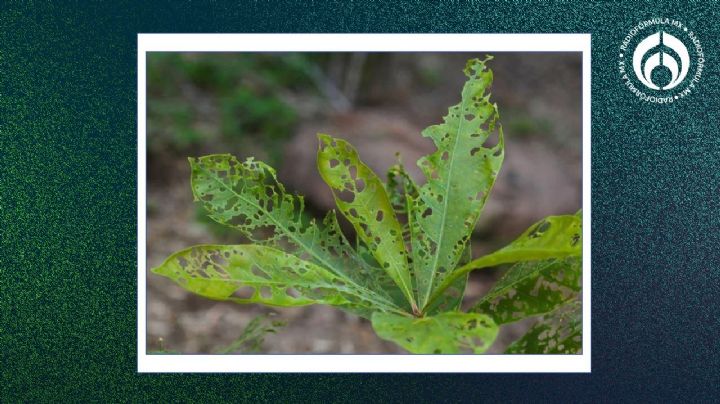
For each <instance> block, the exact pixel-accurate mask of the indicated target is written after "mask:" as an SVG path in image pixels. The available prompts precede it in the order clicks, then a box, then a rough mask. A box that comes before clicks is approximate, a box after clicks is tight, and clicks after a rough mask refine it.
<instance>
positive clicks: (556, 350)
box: [505, 302, 582, 354]
mask: <svg viewBox="0 0 720 404" xmlns="http://www.w3.org/2000/svg"><path fill="white" fill-rule="evenodd" d="M581 351H582V305H581V304H580V302H574V303H571V304H567V305H564V306H561V307H560V308H558V309H557V310H556V311H554V312H552V313H550V314H548V315H546V316H544V317H543V318H542V319H541V320H540V321H539V322H538V323H537V324H535V325H534V326H533V327H532V328H531V329H530V331H528V332H527V334H525V335H524V336H523V337H522V338H520V339H519V340H517V341H515V342H513V343H512V344H511V345H510V346H509V347H508V349H507V350H506V351H505V353H510V354H579V353H581Z"/></svg>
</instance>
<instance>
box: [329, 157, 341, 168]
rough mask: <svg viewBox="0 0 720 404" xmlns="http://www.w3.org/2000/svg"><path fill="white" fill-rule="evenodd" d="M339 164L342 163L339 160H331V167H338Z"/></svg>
mask: <svg viewBox="0 0 720 404" xmlns="http://www.w3.org/2000/svg"><path fill="white" fill-rule="evenodd" d="M338 164H340V162H339V161H337V160H336V159H331V160H330V168H335V167H337V165H338Z"/></svg>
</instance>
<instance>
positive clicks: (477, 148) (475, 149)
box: [470, 147, 480, 156]
mask: <svg viewBox="0 0 720 404" xmlns="http://www.w3.org/2000/svg"><path fill="white" fill-rule="evenodd" d="M479 151H480V148H479V147H474V148H473V149H472V150H470V155H471V156H474V155H475V153H477V152H479Z"/></svg>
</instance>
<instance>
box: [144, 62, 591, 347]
mask: <svg viewBox="0 0 720 404" xmlns="http://www.w3.org/2000/svg"><path fill="white" fill-rule="evenodd" d="M486 61H487V59H486V60H478V59H473V60H470V61H468V64H467V66H466V68H465V74H466V75H467V77H468V79H467V81H466V83H465V85H464V87H463V90H462V98H461V101H460V103H459V104H457V105H455V106H453V107H451V108H450V110H449V113H448V115H447V116H446V117H445V118H444V121H443V123H441V124H438V125H433V126H430V127H428V128H427V129H425V130H424V131H423V133H422V134H423V136H426V137H429V138H431V139H432V140H433V141H434V143H435V145H436V147H437V150H436V151H435V152H434V153H433V154H431V155H428V156H425V157H423V158H421V159H420V161H418V165H419V166H420V168H421V169H422V171H423V172H424V174H425V177H426V181H425V183H424V184H423V185H419V184H416V183H415V182H414V181H413V179H412V178H411V177H410V176H409V175H408V174H407V172H406V171H405V169H404V168H403V166H402V165H401V164H397V165H395V166H393V167H392V168H391V169H390V171H389V173H388V177H387V181H386V182H384V181H382V180H381V179H380V178H379V177H378V176H377V175H376V174H375V173H374V172H373V171H372V170H371V169H370V168H369V167H368V166H367V165H365V164H364V163H363V162H362V161H361V160H360V158H359V156H358V153H357V151H356V150H355V149H354V148H353V147H352V146H351V145H350V144H349V143H347V142H346V141H344V140H341V139H337V138H333V137H330V136H328V135H324V134H320V135H318V137H319V142H320V146H319V150H318V156H317V166H318V170H319V172H320V175H321V176H322V178H323V179H324V180H325V182H326V183H327V184H328V185H329V187H330V188H331V189H332V191H333V193H334V196H335V201H336V203H337V207H338V211H339V212H340V213H341V214H342V215H343V216H345V218H347V220H348V221H349V222H350V223H351V224H352V226H353V227H354V228H355V231H356V233H357V240H358V242H357V243H356V245H355V246H353V245H351V243H349V242H348V240H347V239H346V238H345V236H344V235H343V233H342V232H341V230H340V227H339V225H338V219H337V216H336V212H335V211H330V212H329V213H328V214H327V216H326V217H325V219H324V220H323V221H322V223H318V222H316V221H315V220H308V219H307V216H306V215H304V214H303V210H304V202H303V198H302V197H301V196H296V195H292V194H290V193H288V192H286V191H285V189H284V187H283V185H282V184H281V183H279V182H278V180H277V178H276V175H275V171H274V170H273V169H272V168H271V167H269V166H267V165H266V164H264V163H262V162H259V161H255V160H254V159H252V158H250V159H248V160H246V161H244V162H240V161H238V160H237V159H236V158H235V157H233V156H230V155H211V156H205V157H201V158H197V159H195V158H191V159H190V165H191V168H192V190H193V194H194V196H195V198H196V199H198V200H199V201H201V202H202V203H203V205H204V207H205V209H206V210H207V211H208V213H209V216H210V217H211V218H212V219H213V220H215V221H217V222H219V223H222V224H224V225H227V226H230V227H232V228H234V229H236V230H239V231H240V232H241V233H243V234H244V235H245V236H247V237H248V238H249V239H250V240H251V241H252V242H253V243H254V244H249V245H199V246H195V247H190V248H188V249H185V250H182V251H179V252H177V253H175V254H173V255H171V256H170V257H169V258H168V259H167V260H166V261H165V262H164V263H163V264H162V265H160V266H159V267H157V268H154V269H153V271H154V272H155V273H156V274H159V275H162V276H165V277H168V278H170V279H172V280H174V281H175V282H177V283H178V284H180V285H181V286H182V287H184V288H186V289H187V290H189V291H192V292H194V293H197V294H199V295H202V296H206V297H208V298H211V299H219V300H230V301H235V302H238V303H261V304H266V305H274V306H302V305H307V304H326V305H331V306H335V307H338V308H340V309H342V310H345V311H348V312H351V313H354V314H356V315H358V316H361V317H364V318H367V319H369V320H371V322H372V326H373V328H374V329H375V331H376V333H377V334H378V335H379V336H380V337H382V338H384V339H387V340H391V341H394V342H395V343H397V344H399V345H401V346H402V347H404V348H405V349H407V350H408V351H410V352H413V353H461V352H474V353H482V352H485V351H486V350H487V349H488V348H489V347H490V345H491V344H492V343H493V341H494V339H495V338H496V336H497V334H498V330H499V327H500V326H501V325H503V324H507V323H510V322H514V321H518V320H521V319H524V318H528V317H533V316H542V318H541V320H540V321H539V322H538V323H537V324H536V326H535V327H534V328H533V329H531V330H530V332H529V333H528V334H527V335H526V336H524V337H523V338H521V339H520V340H519V341H517V342H516V343H514V344H513V345H512V346H511V347H510V348H509V350H508V352H524V353H544V352H567V353H573V352H578V351H579V349H580V347H581V342H580V341H581V338H580V332H581V328H580V324H581V322H580V315H579V313H580V308H579V305H577V304H576V302H578V296H579V293H580V284H581V282H580V275H581V270H580V268H581V260H582V258H581V254H582V249H581V246H582V240H581V237H582V228H581V226H582V218H581V214H580V213H578V214H575V215H566V216H551V217H547V218H545V219H543V220H541V221H539V222H538V223H536V224H534V225H533V226H531V227H530V228H529V229H528V230H527V231H525V232H524V233H523V234H521V235H520V236H519V237H518V238H517V239H516V240H515V241H513V242H512V243H510V244H509V245H507V246H506V247H504V248H501V249H500V250H498V251H496V252H493V253H491V254H488V255H486V256H483V257H480V258H476V259H472V258H471V257H470V249H469V239H470V236H471V233H472V230H473V228H474V227H475V224H476V222H477V220H478V217H479V216H480V213H481V211H482V209H483V206H484V205H485V202H486V201H487V198H488V196H489V195H490V190H491V189H492V187H493V184H494V182H495V178H496V177H497V175H498V172H499V170H500V167H501V165H502V162H503V157H504V141H503V132H502V128H501V126H500V125H499V123H498V118H499V115H498V109H497V105H495V104H493V103H491V102H490V100H489V98H490V95H489V94H488V93H487V89H488V88H489V86H490V84H491V82H492V72H491V71H490V70H489V69H487V67H486ZM502 264H514V265H513V266H512V267H511V268H510V269H509V270H508V271H507V273H506V274H505V275H504V277H503V278H502V279H500V280H499V281H498V283H497V284H496V285H495V286H494V287H493V288H492V289H491V290H490V291H489V292H488V293H487V294H486V295H485V296H484V297H483V298H482V299H481V300H480V301H478V302H476V303H475V304H474V305H473V306H472V307H471V308H470V309H469V310H467V311H465V312H463V311H460V307H461V303H462V300H463V296H464V291H465V287H466V284H467V278H468V274H469V273H470V272H471V271H473V270H477V269H481V268H489V267H494V266H498V265H502Z"/></svg>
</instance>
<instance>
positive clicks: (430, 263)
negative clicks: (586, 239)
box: [412, 59, 504, 308]
mask: <svg viewBox="0 0 720 404" xmlns="http://www.w3.org/2000/svg"><path fill="white" fill-rule="evenodd" d="M486 60H487V59H486ZM465 74H466V75H467V77H468V80H467V82H466V83H465V86H464V87H463V90H462V99H461V101H460V103H459V104H457V105H455V106H453V107H450V109H449V112H448V115H446V116H445V118H444V122H443V123H442V124H439V125H433V126H430V127H428V128H427V129H425V130H424V131H423V133H422V134H423V136H425V137H430V138H432V140H433V141H434V143H435V145H436V147H437V151H436V152H435V153H433V154H431V155H429V156H425V157H423V158H422V159H420V161H418V165H419V166H420V168H421V169H422V170H423V172H424V174H425V177H426V179H427V182H426V183H425V184H424V185H423V186H422V187H421V188H420V191H419V196H418V198H417V199H415V201H414V206H413V209H412V210H413V218H412V225H413V226H414V227H415V230H414V231H413V233H414V235H415V236H416V237H414V238H413V245H412V250H413V251H412V253H413V264H414V270H415V274H416V279H417V285H418V291H419V303H420V305H421V307H423V308H424V307H425V306H426V305H427V304H428V302H429V300H430V296H431V293H432V291H433V289H434V288H435V286H437V285H440V284H442V283H443V281H444V280H445V279H446V278H447V277H448V275H450V274H451V273H452V271H453V270H454V269H455V268H456V265H457V263H458V261H459V259H460V256H461V254H462V252H463V251H464V250H465V246H466V244H467V242H468V239H469V237H470V234H471V233H472V230H473V228H474V227H475V223H476V222H477V219H478V217H479V215H480V212H481V211H482V208H483V206H484V205H485V201H486V200H487V197H488V195H489V194H490V190H491V188H492V186H493V184H494V182H495V178H496V177H497V174H498V172H499V170H500V166H501V165H502V161H503V156H504V143H503V135H502V128H500V127H499V125H498V127H497V134H498V139H497V144H496V145H491V144H490V143H491V142H492V140H491V139H490V138H491V135H493V134H494V133H496V122H497V119H498V110H497V105H495V104H492V103H490V101H489V98H490V95H489V94H486V90H487V89H488V87H489V86H490V84H491V82H492V72H491V71H490V70H488V69H487V68H486V66H485V61H482V60H479V59H473V60H470V61H469V62H468V64H467V66H466V68H465Z"/></svg>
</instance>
